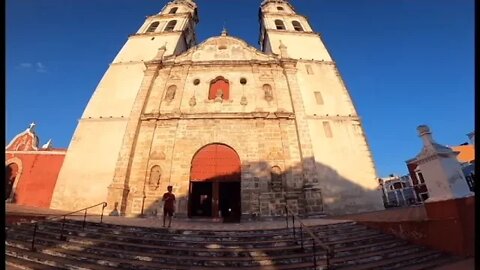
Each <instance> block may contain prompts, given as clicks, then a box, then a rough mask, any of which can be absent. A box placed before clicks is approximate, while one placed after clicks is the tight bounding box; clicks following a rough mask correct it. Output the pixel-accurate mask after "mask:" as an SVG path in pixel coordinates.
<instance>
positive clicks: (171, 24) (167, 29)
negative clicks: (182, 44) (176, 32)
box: [165, 20, 177, 32]
mask: <svg viewBox="0 0 480 270" xmlns="http://www.w3.org/2000/svg"><path fill="white" fill-rule="evenodd" d="M176 24H177V21H176V20H173V21H169V22H168V24H167V26H165V32H172V31H173V29H175V25H176Z"/></svg>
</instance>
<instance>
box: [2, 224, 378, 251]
mask: <svg viewBox="0 0 480 270" xmlns="http://www.w3.org/2000/svg"><path fill="white" fill-rule="evenodd" d="M18 229H19V228H12V229H11V231H15V230H18ZM25 229H27V228H25ZM32 230H33V229H32ZM37 231H38V232H49V233H57V234H59V235H60V233H61V227H60V226H51V225H50V224H41V225H40V224H39V227H38V230H37ZM64 233H65V234H66V235H74V236H82V237H86V238H102V239H107V240H122V241H126V242H133V243H143V244H153V245H170V246H173V245H174V244H178V243H180V244H183V245H187V244H188V245H196V246H198V245H200V246H202V245H205V241H208V243H210V244H222V245H238V244H242V245H251V246H252V247H265V246H272V245H273V246H287V245H290V244H292V242H293V241H294V240H293V235H287V236H285V237H282V236H274V237H273V238H264V237H262V238H260V239H256V240H251V239H248V240H247V239H236V238H234V237H230V238H228V240H225V239H223V238H211V237H210V238H203V237H199V236H190V235H180V236H179V235H176V234H164V235H161V238H160V237H159V238H157V236H156V235H153V234H152V235H149V236H148V238H146V237H142V236H137V235H134V234H133V235H132V234H120V232H116V233H114V234H112V232H109V233H108V232H106V231H102V232H100V231H98V230H91V229H89V228H88V227H87V228H85V229H82V228H77V227H75V228H72V227H67V226H65V228H64ZM358 233H359V232H349V233H346V234H344V235H330V236H328V237H326V236H325V235H322V234H316V236H317V237H318V238H319V239H320V240H321V241H323V242H335V241H342V240H346V239H352V238H353V236H355V235H358ZM299 234H300V232H299V231H297V232H296V237H297V238H296V239H297V240H299V239H300V235H299ZM380 234H381V233H380V232H378V231H373V230H369V231H363V233H362V235H363V236H374V235H375V236H376V235H380ZM309 237H310V236H309V235H308V234H307V233H305V232H304V239H308V238H309ZM327 238H328V241H327Z"/></svg>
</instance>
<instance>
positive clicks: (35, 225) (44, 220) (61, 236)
mask: <svg viewBox="0 0 480 270" xmlns="http://www.w3.org/2000/svg"><path fill="white" fill-rule="evenodd" d="M99 205H103V206H102V214H101V215H100V223H102V222H103V212H104V210H105V207H107V205H108V204H107V203H106V202H101V203H97V204H95V205H92V206H88V207H85V208H82V209H79V210H76V211H73V212H70V213H66V214H61V215H52V216H49V217H47V218H45V219H42V220H36V221H34V222H33V223H34V228H33V236H32V247H31V250H32V251H35V236H36V234H37V230H38V223H40V222H47V221H52V220H56V219H58V218H61V217H63V221H62V230H61V231H60V240H62V241H66V240H67V237H66V236H64V232H63V231H64V228H65V220H66V217H67V216H71V215H72V214H75V213H78V212H81V211H85V213H84V215H83V223H82V228H83V229H85V224H86V219H87V210H88V209H90V208H93V207H97V206H99Z"/></svg>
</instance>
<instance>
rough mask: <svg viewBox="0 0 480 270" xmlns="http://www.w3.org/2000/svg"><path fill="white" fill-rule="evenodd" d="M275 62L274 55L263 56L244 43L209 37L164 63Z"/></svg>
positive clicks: (229, 38)
mask: <svg viewBox="0 0 480 270" xmlns="http://www.w3.org/2000/svg"><path fill="white" fill-rule="evenodd" d="M248 60H256V61H276V60H278V58H277V57H276V56H274V55H268V54H264V53H263V52H261V51H259V50H257V49H256V48H254V47H252V46H250V45H248V44H247V43H246V42H245V41H243V40H241V39H239V38H235V37H231V36H227V35H222V36H217V37H211V38H209V39H207V40H206V41H204V42H203V43H201V44H199V45H197V46H195V47H192V48H190V49H189V50H188V51H186V52H185V53H183V54H181V55H179V56H176V57H173V56H171V57H167V58H166V59H165V62H168V61H175V62H182V61H194V62H203V61H248Z"/></svg>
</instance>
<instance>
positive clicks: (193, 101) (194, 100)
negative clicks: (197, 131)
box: [188, 96, 197, 107]
mask: <svg viewBox="0 0 480 270" xmlns="http://www.w3.org/2000/svg"><path fill="white" fill-rule="evenodd" d="M188 105H190V107H194V106H195V105H197V100H196V99H195V96H192V97H191V98H190V101H189V102H188Z"/></svg>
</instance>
